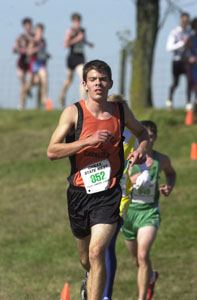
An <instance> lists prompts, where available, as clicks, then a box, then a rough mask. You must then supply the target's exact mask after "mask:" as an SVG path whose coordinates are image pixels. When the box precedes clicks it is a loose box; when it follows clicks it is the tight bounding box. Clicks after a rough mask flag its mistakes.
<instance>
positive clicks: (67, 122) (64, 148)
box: [47, 105, 111, 160]
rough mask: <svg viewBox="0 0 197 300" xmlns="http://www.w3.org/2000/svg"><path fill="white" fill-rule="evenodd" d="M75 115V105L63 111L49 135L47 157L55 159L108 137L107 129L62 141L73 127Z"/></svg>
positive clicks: (75, 120)
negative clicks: (70, 140) (84, 136)
mask: <svg viewBox="0 0 197 300" xmlns="http://www.w3.org/2000/svg"><path fill="white" fill-rule="evenodd" d="M77 117H78V113H77V108H76V107H75V105H71V106H68V107H67V108H66V109H65V110H64V111H63V113H62V115H61V117H60V121H59V124H58V126H57V128H56V129H55V131H54V133H53V135H52V137H51V140H50V143H49V146H48V149H47V156H48V158H49V159H51V160H55V159H61V158H65V157H68V156H70V155H72V154H75V153H76V152H78V151H80V150H81V149H83V148H84V147H86V146H90V145H95V144H98V143H104V142H106V141H107V140H108V139H109V138H110V136H111V133H110V132H109V131H108V130H99V131H97V132H95V134H93V135H92V136H89V137H87V138H85V139H82V140H78V141H75V142H72V143H63V142H64V140H65V138H66V136H67V135H68V134H70V133H71V130H73V128H75V126H76V123H77Z"/></svg>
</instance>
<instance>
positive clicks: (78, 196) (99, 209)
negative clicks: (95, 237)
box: [67, 184, 122, 238]
mask: <svg viewBox="0 0 197 300" xmlns="http://www.w3.org/2000/svg"><path fill="white" fill-rule="evenodd" d="M121 197H122V190H121V187H120V185H118V184H117V185H116V186H114V187H113V188H111V189H109V190H107V191H104V192H99V193H95V194H87V193H86V191H85V189H83V188H81V189H79V188H75V187H74V186H69V188H68V191H67V199H68V214H69V219H70V226H71V229H72V232H73V234H74V236H75V237H77V238H84V237H86V236H88V235H89V234H90V230H91V227H92V226H93V225H96V224H113V223H116V222H118V221H119V218H120V217H119V206H120V200H121Z"/></svg>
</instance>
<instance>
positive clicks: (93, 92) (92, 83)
mask: <svg viewBox="0 0 197 300" xmlns="http://www.w3.org/2000/svg"><path fill="white" fill-rule="evenodd" d="M83 85H84V87H85V89H86V91H87V92H88V97H89V98H92V99H94V100H100V99H107V95H108V91H109V89H111V87H112V85H113V81H110V80H109V78H108V76H107V74H106V73H105V72H103V73H100V72H98V71H96V70H94V69H93V70H90V71H89V72H88V74H87V81H86V82H85V81H83Z"/></svg>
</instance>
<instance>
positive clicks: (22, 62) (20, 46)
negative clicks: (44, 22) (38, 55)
mask: <svg viewBox="0 0 197 300" xmlns="http://www.w3.org/2000/svg"><path fill="white" fill-rule="evenodd" d="M22 25H23V28H24V33H22V34H21V35H19V37H18V38H17V40H16V42H15V44H14V48H13V52H14V53H17V54H19V58H18V60H17V76H18V78H19V81H20V84H21V91H20V100H19V104H18V109H19V110H21V109H24V108H25V101H26V94H25V84H26V82H27V76H28V73H29V71H30V65H29V64H30V56H29V55H27V49H28V45H29V43H30V42H31V41H32V39H33V33H32V21H31V19H30V18H25V19H23V20H22ZM29 74H30V73H29Z"/></svg>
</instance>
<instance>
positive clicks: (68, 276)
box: [0, 109, 197, 300]
mask: <svg viewBox="0 0 197 300" xmlns="http://www.w3.org/2000/svg"><path fill="white" fill-rule="evenodd" d="M59 116H60V112H59V111H51V112H45V111H24V112H18V111H12V110H9V111H8V110H1V111H0V131H1V146H0V199H1V205H0V228H1V230H0V299H1V300H13V299H18V300H26V299H29V300H34V299H35V300H52V299H53V300H54V299H59V296H60V293H61V290H62V288H63V286H64V283H65V282H66V281H68V282H69V283H70V292H71V299H72V300H77V299H79V289H80V284H81V280H82V278H83V276H84V271H83V270H82V267H81V266H80V263H79V261H78V254H77V251H76V245H75V241H74V238H73V236H72V234H71V230H70V227H69V222H68V215H67V204H66V198H67V197H66V189H67V180H66V178H67V176H68V174H69V162H68V159H64V160H59V161H54V162H50V161H49V160H48V159H47V157H46V149H47V146H48V143H49V140H50V137H51V134H52V132H53V130H54V128H55V127H56V125H57V123H58V119H59ZM147 118H148V119H152V120H154V121H155V122H156V123H157V124H158V130H159V136H158V141H157V143H156V145H155V149H157V150H159V151H162V152H164V153H166V154H168V155H169V156H170V157H171V160H172V164H173V166H174V167H175V169H176V171H177V184H176V187H175V189H174V191H173V193H172V195H171V196H170V197H169V198H163V197H162V198H161V210H162V223H161V227H160V230H159V232H158V236H157V239H156V242H155V244H154V245H153V248H152V252H151V257H152V262H153V267H154V268H156V269H157V270H158V271H159V273H160V277H159V280H158V283H157V286H156V291H155V299H165V300H172V299H179V300H185V299H192V300H193V299H196V295H197V286H196V284H195V278H196V276H195V275H196V269H197V263H196V257H197V251H196V236H197V230H196V223H195V219H196V218H195V217H196V211H197V204H196V180H197V176H196V170H197V161H192V160H190V148H191V143H192V142H197V125H196V124H195V125H192V126H185V125H184V119H185V112H184V111H183V110H176V111H174V112H173V113H169V112H166V111H164V110H153V109H152V110H147V111H146V113H144V115H143V116H139V119H147ZM163 180H164V177H163V176H162V177H161V182H162V181H163ZM116 252H117V259H118V268H117V274H116V280H115V285H114V294H113V300H118V299H128V300H129V299H130V300H135V299H137V285H136V269H135V268H134V266H133V265H132V262H131V259H130V257H129V254H128V251H127V249H126V247H125V245H124V241H123V238H122V236H121V234H120V235H119V237H118V240H117V247H116Z"/></svg>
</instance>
